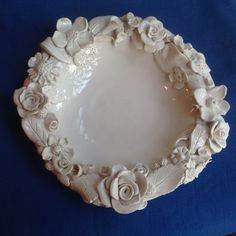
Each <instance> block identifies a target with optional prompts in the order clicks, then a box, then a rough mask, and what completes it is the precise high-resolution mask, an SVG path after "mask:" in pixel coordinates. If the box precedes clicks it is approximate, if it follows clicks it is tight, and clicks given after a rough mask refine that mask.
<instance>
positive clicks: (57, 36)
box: [52, 31, 67, 48]
mask: <svg viewBox="0 0 236 236" xmlns="http://www.w3.org/2000/svg"><path fill="white" fill-rule="evenodd" d="M52 41H53V43H54V44H55V45H56V46H57V47H59V48H64V47H65V46H66V44H67V38H66V35H65V33H62V32H60V31H55V32H54V34H53V36H52Z"/></svg>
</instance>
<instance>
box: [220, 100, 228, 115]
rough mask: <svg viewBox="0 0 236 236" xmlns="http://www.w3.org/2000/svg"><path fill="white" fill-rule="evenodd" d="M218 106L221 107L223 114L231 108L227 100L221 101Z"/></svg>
mask: <svg viewBox="0 0 236 236" xmlns="http://www.w3.org/2000/svg"><path fill="white" fill-rule="evenodd" d="M218 107H219V109H220V111H221V114H222V115H225V114H226V113H227V112H228V111H229V109H230V105H229V103H228V102H226V101H225V100H223V101H221V102H219V103H218Z"/></svg>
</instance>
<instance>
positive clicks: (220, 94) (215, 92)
mask: <svg viewBox="0 0 236 236" xmlns="http://www.w3.org/2000/svg"><path fill="white" fill-rule="evenodd" d="M208 93H209V94H210V95H211V96H212V97H214V98H216V99H218V100H223V99H224V97H225V96H226V94H227V87H226V86H225V85H221V86H217V87H214V88H212V89H209V91H208Z"/></svg>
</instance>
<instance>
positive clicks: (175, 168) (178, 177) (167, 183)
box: [145, 164, 185, 200]
mask: <svg viewBox="0 0 236 236" xmlns="http://www.w3.org/2000/svg"><path fill="white" fill-rule="evenodd" d="M184 172H185V170H184V168H183V166H182V165H172V164H169V165H167V166H163V167H161V168H160V169H157V170H155V171H154V172H152V173H150V174H149V175H148V177H147V182H148V187H147V191H146V196H145V197H146V198H147V199H148V200H150V199H153V198H156V197H159V196H161V195H164V194H167V193H170V192H172V191H174V190H175V189H176V188H177V187H178V186H179V185H180V184H181V182H182V179H183V176H184Z"/></svg>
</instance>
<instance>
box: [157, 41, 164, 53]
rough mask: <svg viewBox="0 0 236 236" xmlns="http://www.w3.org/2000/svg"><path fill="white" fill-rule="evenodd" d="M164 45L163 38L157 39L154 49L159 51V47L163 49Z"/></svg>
mask: <svg viewBox="0 0 236 236" xmlns="http://www.w3.org/2000/svg"><path fill="white" fill-rule="evenodd" d="M164 47H165V43H164V41H163V40H161V41H159V42H157V43H156V50H157V51H160V50H161V49H163V48H164Z"/></svg>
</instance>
